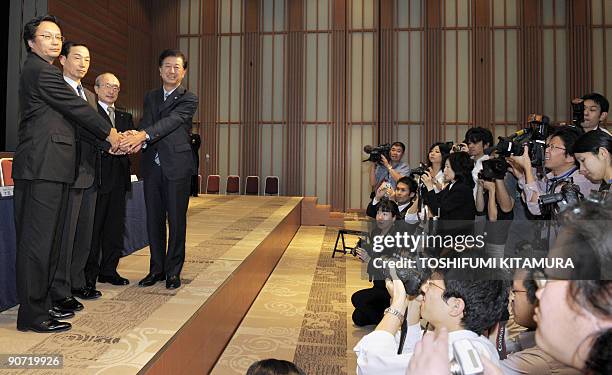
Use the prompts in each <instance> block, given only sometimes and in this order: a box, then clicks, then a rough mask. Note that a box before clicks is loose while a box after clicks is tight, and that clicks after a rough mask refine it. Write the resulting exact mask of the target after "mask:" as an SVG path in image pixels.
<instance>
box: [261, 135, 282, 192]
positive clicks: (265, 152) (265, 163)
mask: <svg viewBox="0 0 612 375" xmlns="http://www.w3.org/2000/svg"><path fill="white" fill-rule="evenodd" d="M272 128H273V125H270V124H261V125H260V126H259V137H260V138H261V154H260V160H259V173H260V181H263V179H264V178H265V176H269V175H272V174H273V173H272V160H271V158H272ZM276 151H279V150H276ZM281 151H282V150H281ZM261 176H263V177H261Z"/></svg>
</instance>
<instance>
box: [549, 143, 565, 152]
mask: <svg viewBox="0 0 612 375" xmlns="http://www.w3.org/2000/svg"><path fill="white" fill-rule="evenodd" d="M546 148H550V149H557V150H563V151H566V150H567V149H565V148H563V147H558V146H555V145H551V144H547V145H546Z"/></svg>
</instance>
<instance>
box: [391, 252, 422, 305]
mask: <svg viewBox="0 0 612 375" xmlns="http://www.w3.org/2000/svg"><path fill="white" fill-rule="evenodd" d="M381 258H382V259H383V260H387V261H399V260H402V259H406V257H405V256H400V255H393V256H389V255H383V256H382V257H381ZM411 258H412V257H411ZM413 259H416V256H415V258H413ZM394 270H395V274H396V275H397V277H398V278H399V279H400V280H401V281H402V283H403V284H404V289H406V294H407V295H409V296H418V295H419V294H420V293H421V285H422V284H423V282H424V281H425V280H427V278H428V277H429V271H428V270H426V269H422V268H420V267H419V262H418V261H417V262H415V268H411V267H402V268H394ZM381 272H382V277H383V280H385V279H393V277H392V276H391V269H390V268H387V267H385V268H382V269H381Z"/></svg>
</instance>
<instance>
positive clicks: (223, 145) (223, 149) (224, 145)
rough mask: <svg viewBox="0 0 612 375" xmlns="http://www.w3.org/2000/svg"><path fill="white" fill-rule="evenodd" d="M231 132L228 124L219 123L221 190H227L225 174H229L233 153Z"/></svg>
mask: <svg viewBox="0 0 612 375" xmlns="http://www.w3.org/2000/svg"><path fill="white" fill-rule="evenodd" d="M229 136H230V132H229V126H228V125H226V124H219V145H218V147H219V158H218V160H219V175H220V176H221V186H220V187H219V189H220V191H221V192H224V191H225V176H227V175H228V170H229V169H228V165H229V158H230V153H231V148H230V147H229V142H230V139H229Z"/></svg>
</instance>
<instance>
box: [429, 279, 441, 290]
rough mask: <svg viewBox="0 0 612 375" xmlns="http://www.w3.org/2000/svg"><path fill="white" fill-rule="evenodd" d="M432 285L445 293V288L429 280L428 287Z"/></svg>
mask: <svg viewBox="0 0 612 375" xmlns="http://www.w3.org/2000/svg"><path fill="white" fill-rule="evenodd" d="M431 285H433V286H435V287H436V288H438V289H440V290H441V291H443V292H444V288H442V287H441V286H440V285H437V284H435V283H434V282H433V281H432V280H427V286H431Z"/></svg>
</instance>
